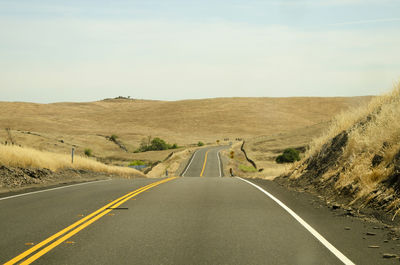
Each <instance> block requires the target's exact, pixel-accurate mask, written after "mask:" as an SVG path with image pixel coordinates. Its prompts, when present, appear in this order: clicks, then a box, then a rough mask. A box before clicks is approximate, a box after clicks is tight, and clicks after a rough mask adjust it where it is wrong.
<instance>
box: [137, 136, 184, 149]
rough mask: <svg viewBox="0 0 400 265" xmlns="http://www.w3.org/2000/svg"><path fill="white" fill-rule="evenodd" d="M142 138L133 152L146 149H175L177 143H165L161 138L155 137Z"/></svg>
mask: <svg viewBox="0 0 400 265" xmlns="http://www.w3.org/2000/svg"><path fill="white" fill-rule="evenodd" d="M150 139H151V137H149V138H148V139H143V140H142V143H141V144H140V147H139V148H138V149H136V150H135V151H134V153H139V152H146V151H160V150H168V149H177V148H178V145H177V144H173V145H170V144H168V143H166V142H165V141H164V140H163V139H161V138H159V137H156V138H154V139H153V140H150Z"/></svg>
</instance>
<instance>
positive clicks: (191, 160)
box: [182, 150, 199, 177]
mask: <svg viewBox="0 0 400 265" xmlns="http://www.w3.org/2000/svg"><path fill="white" fill-rule="evenodd" d="M197 151H199V150H196V151H195V152H194V154H193V156H192V158H191V159H190V162H189V164H188V166H187V168H186V170H185V172H183V173H182V177H184V176H185V174H186V172H187V171H188V169H189V167H190V165H191V164H192V162H193V159H194V157H195V156H196V154H197Z"/></svg>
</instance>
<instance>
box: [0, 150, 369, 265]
mask: <svg viewBox="0 0 400 265" xmlns="http://www.w3.org/2000/svg"><path fill="white" fill-rule="evenodd" d="M220 150H221V147H213V148H204V149H200V150H199V151H197V152H196V153H195V155H194V156H193V158H192V160H191V162H190V165H189V167H187V168H186V170H185V172H184V174H183V175H184V177H180V178H171V179H164V180H161V182H160V179H156V180H155V179H135V180H122V179H113V180H110V181H103V182H95V183H91V184H87V185H78V186H72V187H67V188H64V189H58V190H50V191H46V192H41V193H36V194H29V195H26V196H21V197H16V198H9V199H3V200H0V213H1V219H0V227H1V237H0V262H7V261H11V262H9V263H6V264H30V263H31V262H34V263H35V264H343V262H344V263H346V262H347V264H351V262H350V261H349V260H347V261H346V257H344V258H343V257H341V256H340V255H343V254H342V253H341V251H344V252H346V253H347V254H348V253H349V250H346V249H344V250H342V249H340V250H339V249H336V248H335V247H334V246H331V247H330V246H328V245H327V244H326V243H324V242H321V239H318V237H317V236H316V235H313V234H312V232H310V230H309V229H307V228H306V227H305V225H304V224H302V223H301V222H299V220H296V219H295V218H294V217H293V215H290V214H289V213H288V212H287V210H285V209H283V208H282V206H281V205H279V204H278V203H277V202H276V201H274V200H272V199H271V198H270V197H268V196H267V195H266V194H265V193H264V192H261V191H260V190H258V189H257V188H256V187H254V186H252V185H250V184H249V183H246V182H245V181H243V180H241V179H239V178H231V177H220V176H221V171H222V169H221V163H220V159H219V157H218V152H219V151H220ZM200 175H201V176H203V177H200ZM107 204H111V205H107ZM103 206H104V207H103ZM85 218H86V219H85ZM82 220H83V221H82ZM320 236H321V235H320ZM46 239H47V240H46ZM32 243H33V245H32ZM328 244H329V242H328ZM335 251H337V252H338V253H335ZM24 253H25V254H24ZM340 259H342V260H340ZM21 262H22V263H21ZM364 264H367V263H364Z"/></svg>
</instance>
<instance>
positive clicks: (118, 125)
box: [0, 97, 370, 165]
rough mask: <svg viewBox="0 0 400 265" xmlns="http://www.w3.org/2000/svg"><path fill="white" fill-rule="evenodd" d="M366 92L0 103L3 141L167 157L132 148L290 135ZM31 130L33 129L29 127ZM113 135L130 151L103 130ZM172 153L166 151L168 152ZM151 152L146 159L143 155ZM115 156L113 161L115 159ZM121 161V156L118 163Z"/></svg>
mask: <svg viewBox="0 0 400 265" xmlns="http://www.w3.org/2000/svg"><path fill="white" fill-rule="evenodd" d="M369 99H370V98H369V97H355V98H219V99H204V100H184V101H173V102H166V101H149V100H124V99H119V100H103V101H98V102H89V103H54V104H34V103H21V102H0V108H1V110H2V111H1V112H0V124H1V126H2V127H1V128H0V142H3V143H4V142H5V141H9V139H8V138H9V136H8V135H7V133H6V131H5V128H11V135H12V138H13V139H14V141H15V142H16V143H17V144H19V145H22V146H26V147H31V148H35V149H38V150H45V151H51V152H56V153H68V152H70V150H71V147H72V146H74V147H75V149H76V151H77V154H80V155H83V151H84V149H85V148H90V149H92V150H93V155H94V156H95V157H97V158H99V159H101V160H102V161H105V162H108V163H115V164H120V165H124V164H127V163H129V162H130V161H132V160H135V159H145V160H152V161H156V160H162V159H161V157H157V158H152V156H151V155H154V154H155V153H153V154H151V155H150V156H147V154H146V155H144V154H133V153H132V152H133V151H134V150H135V149H136V148H137V147H138V146H139V144H140V141H141V140H142V138H143V137H146V136H148V135H151V136H153V137H156V136H158V137H161V138H163V139H165V140H166V141H167V142H169V143H178V145H190V144H195V143H197V142H198V141H202V142H205V143H215V141H216V140H217V139H220V140H221V141H222V139H224V138H230V139H235V138H236V137H240V138H252V137H256V136H259V135H272V134H276V133H285V132H289V131H293V130H297V129H301V128H303V127H305V126H311V125H313V124H315V123H320V122H323V121H327V120H329V119H331V118H332V117H333V115H335V114H337V113H338V112H340V111H341V110H343V109H348V108H349V107H352V106H357V105H359V104H361V103H362V102H365V101H367V100H369ZM28 132H30V133H28ZM112 134H116V135H118V136H119V138H118V140H120V141H121V142H122V143H123V144H124V145H125V146H126V147H127V149H128V151H129V152H125V151H123V150H121V149H120V148H119V147H118V146H117V145H116V144H115V143H113V142H111V141H109V140H107V139H106V136H110V135H112ZM167 155H168V153H166V154H165V156H164V157H163V158H165V157H166V156H167ZM145 156H147V157H145ZM113 161H114V162H113ZM116 161H117V162H116Z"/></svg>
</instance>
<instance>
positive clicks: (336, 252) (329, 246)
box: [236, 177, 354, 265]
mask: <svg viewBox="0 0 400 265" xmlns="http://www.w3.org/2000/svg"><path fill="white" fill-rule="evenodd" d="M236 178H238V179H240V180H242V181H244V182H247V183H248V184H250V185H252V186H254V187H256V188H257V189H259V190H260V191H261V192H263V193H264V194H265V195H267V196H268V197H270V198H271V199H272V200H273V201H275V202H276V203H277V204H279V206H281V207H282V208H283V209H284V210H285V211H287V212H288V213H289V214H290V215H291V216H292V217H293V218H294V219H296V221H297V222H299V223H300V224H301V225H302V226H304V228H305V229H307V230H308V232H310V233H311V234H312V235H313V236H314V237H315V238H316V239H318V240H319V242H321V243H322V244H323V245H324V246H325V247H326V248H327V249H328V250H329V251H330V252H332V253H333V254H334V255H335V256H336V257H337V258H338V259H339V260H340V261H342V262H343V263H344V264H346V265H354V263H353V262H352V261H351V260H350V259H348V258H347V257H346V256H345V255H343V253H342V252H340V251H339V250H338V249H337V248H335V247H334V246H333V245H332V244H331V243H329V242H328V240H326V239H325V238H324V237H323V236H322V235H321V234H320V233H318V232H317V231H316V230H315V229H314V228H312V227H311V226H310V225H309V224H308V223H307V222H306V221H304V220H303V219H302V218H301V217H300V216H298V215H297V214H296V213H295V212H293V211H292V210H291V209H290V208H289V207H287V206H286V205H285V204H283V202H281V201H280V200H278V199H277V198H275V197H274V196H273V195H271V194H270V193H269V192H267V191H265V190H264V189H263V188H261V187H260V186H258V185H256V184H254V183H252V182H250V181H248V180H245V179H242V178H240V177H236Z"/></svg>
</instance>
